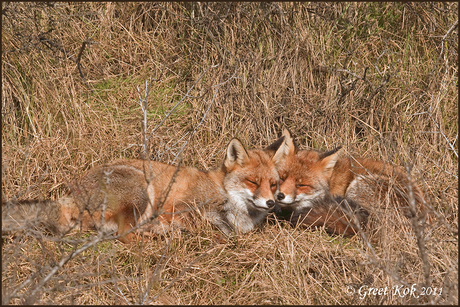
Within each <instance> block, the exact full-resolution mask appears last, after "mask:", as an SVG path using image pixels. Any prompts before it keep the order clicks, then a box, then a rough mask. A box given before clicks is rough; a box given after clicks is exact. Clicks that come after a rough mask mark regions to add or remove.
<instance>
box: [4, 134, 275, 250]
mask: <svg viewBox="0 0 460 307" xmlns="http://www.w3.org/2000/svg"><path fill="white" fill-rule="evenodd" d="M283 142H284V137H281V138H280V139H278V140H277V141H276V142H274V143H273V144H272V145H270V146H268V147H267V148H265V149H264V150H255V149H253V150H248V151H247V150H246V149H245V148H244V146H243V145H242V144H241V142H240V141H239V140H238V139H232V140H231V141H230V143H229V145H228V147H227V151H226V157H225V160H224V162H223V164H222V165H221V167H219V168H217V169H214V170H211V171H208V172H204V171H201V170H198V169H196V168H193V167H177V166H172V165H168V164H164V163H160V162H156V161H145V160H136V159H121V160H116V161H114V162H112V163H110V164H107V165H103V166H98V167H95V168H93V169H91V170H89V171H88V172H87V173H86V174H85V175H84V176H83V177H82V178H81V179H80V180H78V182H77V183H76V184H73V185H72V186H71V187H70V190H71V192H70V193H69V195H67V196H66V197H63V198H60V199H58V200H56V201H51V200H46V201H20V202H18V203H15V204H12V203H9V204H7V205H3V207H2V231H3V230H8V229H11V228H14V227H15V226H18V225H25V222H26V221H29V222H31V221H40V222H41V223H44V224H45V225H46V226H47V227H48V229H50V230H52V231H54V232H58V233H64V232H66V231H68V230H69V229H71V228H73V227H75V226H78V227H80V228H82V229H89V228H97V229H99V230H101V231H104V232H112V233H116V234H117V235H120V240H121V241H123V242H130V241H133V240H136V238H137V235H138V234H139V233H140V232H143V231H147V232H153V233H163V232H165V231H168V229H170V228H171V227H172V226H173V225H176V226H179V227H188V226H190V225H193V224H194V218H195V217H197V216H196V215H195V214H201V215H202V216H204V217H205V218H206V219H207V220H209V221H210V222H211V223H212V224H214V225H215V226H217V227H218V228H219V229H220V230H221V231H222V232H223V233H224V234H226V235H229V234H231V233H233V232H236V233H246V232H249V231H250V230H251V229H253V228H254V226H255V225H257V224H259V223H260V222H261V221H262V220H263V219H264V218H265V217H266V216H267V215H268V213H269V212H270V211H272V210H273V209H274V206H275V199H274V194H275V193H276V192H277V189H278V182H279V177H278V172H277V171H276V168H275V163H281V161H282V159H284V152H282V151H279V147H280V145H281V144H282V143H283ZM136 225H138V226H142V227H138V229H137V230H136V231H133V230H131V229H132V228H133V227H135V226H136Z"/></svg>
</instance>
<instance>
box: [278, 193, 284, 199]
mask: <svg viewBox="0 0 460 307" xmlns="http://www.w3.org/2000/svg"><path fill="white" fill-rule="evenodd" d="M284 197H286V196H284V194H283V193H278V195H276V198H277V199H278V200H283V199H284Z"/></svg>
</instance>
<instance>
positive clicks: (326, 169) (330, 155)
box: [319, 146, 342, 175]
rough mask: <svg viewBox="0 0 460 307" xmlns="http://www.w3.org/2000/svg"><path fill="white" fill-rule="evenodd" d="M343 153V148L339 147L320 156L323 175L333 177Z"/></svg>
mask: <svg viewBox="0 0 460 307" xmlns="http://www.w3.org/2000/svg"><path fill="white" fill-rule="evenodd" d="M341 152H342V146H339V147H337V148H335V149H333V150H331V151H327V152H325V153H322V154H320V155H319V160H320V163H321V164H322V166H323V173H324V174H326V175H332V170H333V169H334V166H335V164H336V163H337V161H338V160H339V158H340V153H341Z"/></svg>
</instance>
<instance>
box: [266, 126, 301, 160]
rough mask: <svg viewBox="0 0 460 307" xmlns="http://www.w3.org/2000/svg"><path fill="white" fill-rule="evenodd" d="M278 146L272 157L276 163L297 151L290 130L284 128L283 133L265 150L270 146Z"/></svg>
mask: <svg viewBox="0 0 460 307" xmlns="http://www.w3.org/2000/svg"><path fill="white" fill-rule="evenodd" d="M275 144H276V145H277V146H276V152H275V154H274V155H273V157H272V160H273V162H275V165H278V164H279V163H280V162H281V161H283V160H284V159H286V157H288V156H293V155H295V154H296V152H297V147H296V146H295V144H294V141H293V139H292V137H291V133H290V132H289V130H287V129H284V131H283V135H282V136H281V137H280V138H279V139H278V140H277V141H276V142H275V143H273V144H272V145H270V146H269V147H267V148H266V149H265V150H267V149H268V148H271V147H274V145H275Z"/></svg>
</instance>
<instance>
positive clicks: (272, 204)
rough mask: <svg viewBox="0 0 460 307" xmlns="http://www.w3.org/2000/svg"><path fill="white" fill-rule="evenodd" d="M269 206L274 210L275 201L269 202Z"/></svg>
mask: <svg viewBox="0 0 460 307" xmlns="http://www.w3.org/2000/svg"><path fill="white" fill-rule="evenodd" d="M267 206H268V208H273V207H274V206H275V202H274V201H273V200H271V199H270V200H267Z"/></svg>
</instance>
